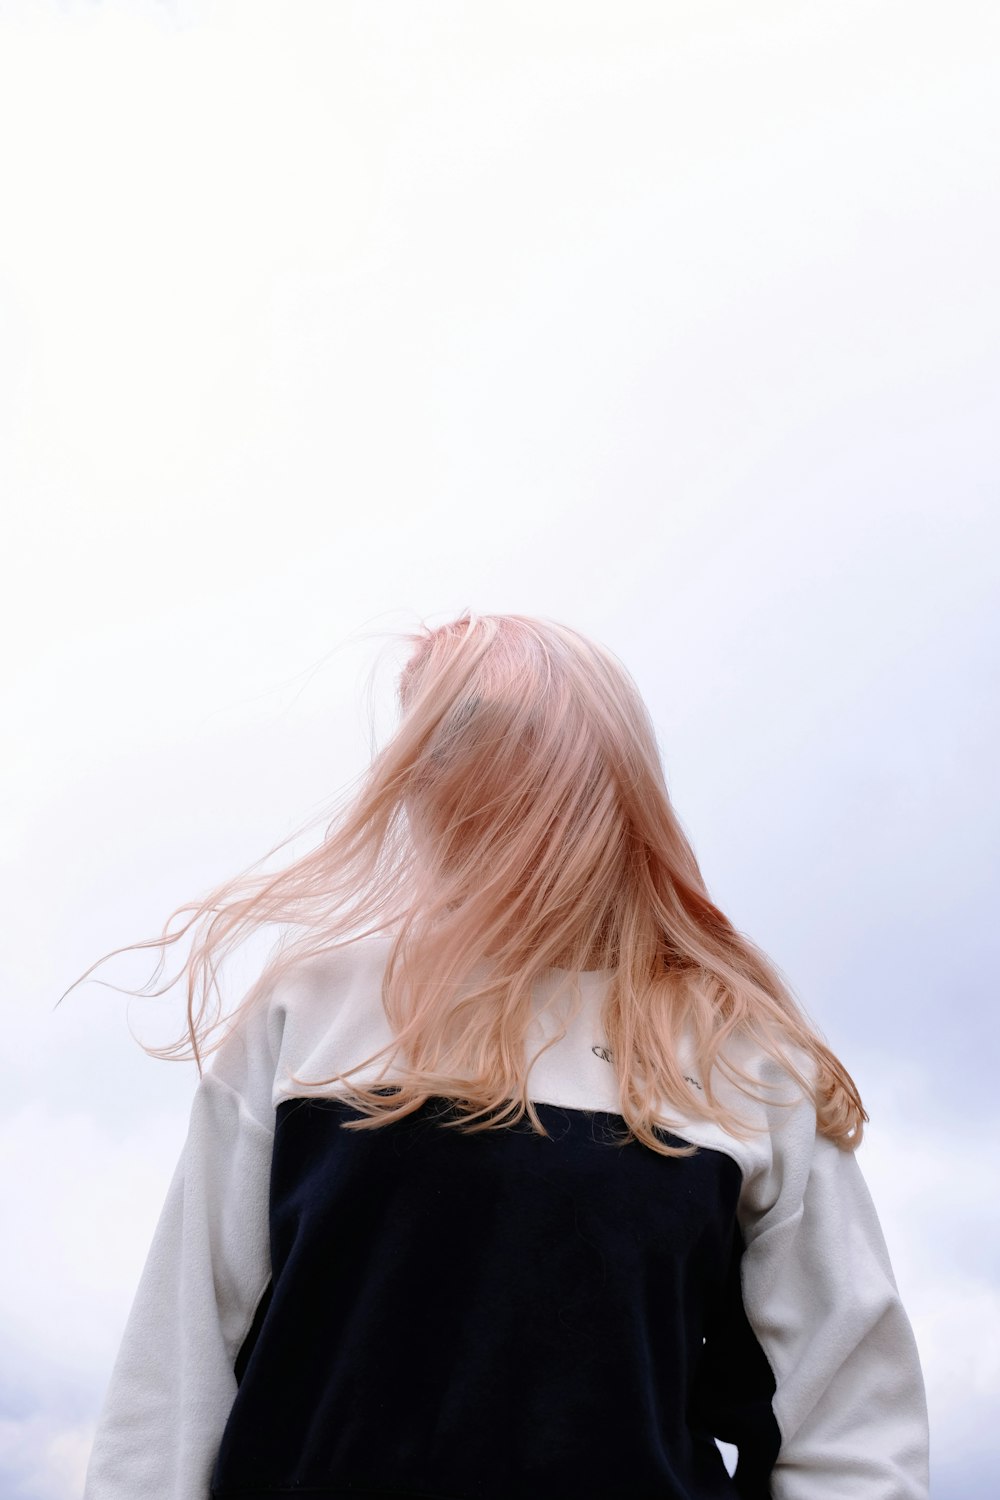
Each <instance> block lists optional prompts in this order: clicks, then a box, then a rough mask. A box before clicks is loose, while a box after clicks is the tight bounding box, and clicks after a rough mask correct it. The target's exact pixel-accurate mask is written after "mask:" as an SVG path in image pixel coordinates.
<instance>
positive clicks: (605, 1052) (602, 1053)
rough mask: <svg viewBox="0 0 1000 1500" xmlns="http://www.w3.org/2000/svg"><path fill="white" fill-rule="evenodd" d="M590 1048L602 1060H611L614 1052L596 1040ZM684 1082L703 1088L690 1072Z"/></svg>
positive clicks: (686, 1074) (685, 1076) (685, 1075)
mask: <svg viewBox="0 0 1000 1500" xmlns="http://www.w3.org/2000/svg"><path fill="white" fill-rule="evenodd" d="M590 1050H591V1052H593V1054H594V1056H595V1057H599V1058H600V1059H601V1061H602V1062H611V1060H612V1054H611V1050H610V1048H608V1047H602V1046H601V1045H600V1043H599V1042H596V1043H595V1044H594V1046H593V1047H591V1049H590ZM684 1082H685V1083H693V1084H694V1086H695V1088H696V1089H701V1084H700V1083H699V1082H698V1080H697V1078H692V1077H691V1075H690V1073H685V1074H684Z"/></svg>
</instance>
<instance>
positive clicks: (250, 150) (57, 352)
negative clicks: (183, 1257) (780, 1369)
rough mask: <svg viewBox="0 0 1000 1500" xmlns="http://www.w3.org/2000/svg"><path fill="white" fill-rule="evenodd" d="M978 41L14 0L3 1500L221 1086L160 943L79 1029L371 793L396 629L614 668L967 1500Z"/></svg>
mask: <svg viewBox="0 0 1000 1500" xmlns="http://www.w3.org/2000/svg"><path fill="white" fill-rule="evenodd" d="M998 43H1000V13H998V12H997V9H996V7H995V6H993V5H992V4H973V3H970V0H952V3H951V4H950V5H948V6H947V7H943V6H941V5H938V4H929V3H923V0H907V3H902V0H899V3H888V0H864V3H861V0H836V3H832V0H815V3H794V4H793V3H776V0H758V3H755V4H754V5H752V6H748V5H744V4H739V3H734V0H698V3H694V0H678V3H671V4H662V3H638V0H615V3H614V4H610V3H605V4H597V3H593V0H508V3H505V4H504V5H503V6H487V5H482V6H474V5H468V4H466V3H462V0H447V3H446V0H421V3H420V4H419V5H416V4H412V3H409V4H408V3H403V0H368V3H359V4H354V3H337V4H329V3H326V4H324V3H317V0H296V3H295V4H294V5H292V4H287V3H281V0H268V3H259V0H219V3H203V0H184V3H180V0H178V3H173V4H171V3H167V0H127V3H126V0H114V3H111V0H88V3H80V0H72V3H71V0H64V3H54V0H22V3H9V0H0V203H2V216H3V230H2V233H0V495H2V504H3V515H4V530H5V543H6V545H5V546H4V548H3V559H2V563H0V566H2V569H3V588H2V589H0V639H2V642H3V648H2V649H3V680H4V687H5V693H4V697H5V703H6V708H7V713H8V720H7V722H8V732H7V734H6V735H5V736H4V737H3V746H2V751H0V753H2V755H3V767H2V775H0V798H2V801H3V806H2V818H3V827H4V829H5V838H4V840H3V845H2V849H0V881H2V897H3V902H4V907H5V910H6V913H7V922H6V932H5V941H4V943H3V945H2V951H0V981H2V986H0V996H2V1000H0V1004H2V1006H3V1014H4V1020H5V1024H6V1027H7V1037H8V1045H7V1047H6V1048H5V1056H4V1063H3V1094H2V1103H0V1159H2V1162H3V1169H4V1177H5V1198H6V1202H7V1226H8V1227H7V1229H6V1231H5V1234H4V1235H3V1237H2V1238H0V1348H2V1349H3V1351H4V1352H3V1354H2V1356H0V1492H2V1493H3V1494H4V1496H6V1497H9V1500H74V1497H79V1495H80V1493H81V1490H82V1484H83V1474H84V1470H85V1466H86V1460H87V1455H88V1452H89V1447H90V1443H91V1440H92V1436H93V1430H94V1424H95V1422H96V1417H97V1412H98V1408H99V1404H100V1400H101V1397H102V1395H103V1391H104V1387H105V1384H106V1382H107V1378H108V1375H109V1373H110V1369H111V1364H112V1361H113V1359H114V1355H115V1352H116V1350H117V1346H118V1342H119V1339H120V1337H121V1332H122V1329H123V1327H124V1322H125V1318H126V1315H127V1313H128V1310H129V1306H130V1304H131V1299H132V1296H133V1293H134V1291H135V1287H136V1283H137V1281H138V1277H139V1273H140V1271H141V1268H142V1265H143V1262H144V1259H145V1256H146V1253H147V1250H148V1248H149V1242H150V1238H151V1235H152V1231H153V1228H154V1225H155V1223H156V1219H157V1217H158V1214H159V1211H160V1208H161V1206H162V1202H163V1199H164V1196H165V1193H166V1188H167V1185H168V1182H169V1179H170V1175H171V1173H172V1171H173V1167H174V1164H175V1161H176V1159H177V1156H178V1154H179V1152H180V1149H181V1146H182V1144H183V1140H184V1136H185V1133H186V1129H187V1118H188V1109H189V1106H190V1100H191V1096H192V1093H193V1090H194V1087H195V1084H196V1082H197V1072H196V1069H195V1066H194V1064H193V1063H181V1064H177V1063H175V1064H169V1063H166V1062H164V1061H161V1060H157V1059H153V1058H150V1057H149V1056H148V1055H147V1054H146V1053H144V1052H143V1050H142V1048H141V1046H140V1044H139V1040H138V1039H137V1038H140V1037H141V1038H142V1040H145V1041H147V1042H158V1041H165V1040H168V1039H171V1038H173V1037H175V1036H176V1035H178V1034H179V1033H180V1031H181V1030H182V1029H183V1025H184V1014H183V1012H184V997H183V995H182V993H181V990H180V987H179V986H178V987H176V988H175V989H174V990H173V991H172V993H170V994H168V995H167V996H165V997H162V998H157V999H153V998H148V999H141V998H140V999H129V997H128V995H127V994H123V993H121V992H120V991H119V990H116V989H114V988H113V987H112V986H113V985H119V986H131V987H132V988H136V987H138V986H140V985H142V984H144V983H145V982H146V981H147V980H149V979H150V977H151V975H152V971H153V965H154V963H155V958H156V953H155V952H154V951H152V950H147V951H146V952H144V953H143V952H140V953H139V954H137V955H136V954H130V955H124V956H122V957H120V958H117V959H113V960H111V961H110V962H108V963H106V964H104V965H102V966H101V967H100V968H99V969H98V970H96V971H95V975H94V977H93V979H92V980H91V981H90V982H87V983H84V984H82V985H79V986H78V987H77V988H75V989H74V990H73V991H72V992H71V993H70V995H68V996H67V998H66V999H65V1000H64V1001H63V1002H62V1003H61V1004H60V1005H58V1007H57V1006H56V1001H57V999H58V998H59V996H60V995H61V994H62V993H63V992H64V991H65V990H66V989H67V987H68V986H69V985H70V984H72V983H73V981H74V980H76V979H77V978H78V977H79V976H80V975H81V974H82V973H83V971H84V970H86V969H87V968H88V967H89V966H90V965H91V964H93V963H95V962H96V961H97V960H98V959H99V958H101V957H102V956H103V955H104V954H106V953H108V952H110V951H111V950H112V949H115V948H119V947H123V946H124V945H126V944H128V943H132V942H136V941H139V940H141V939H148V938H153V937H155V936H157V935H158V934H159V933H160V931H161V929H162V927H163V924H164V922H165V921H166V918H167V916H168V915H169V914H170V913H171V912H172V911H173V910H174V909H175V908H176V907H178V906H179V905H181V903H183V902H186V901H189V900H192V899H197V898H199V897H201V896H203V895H204V894H205V893H206V892H207V891H208V890H209V889H210V888H211V886H212V885H214V884H215V883H216V882H217V881H219V880H222V879H224V878H225V877H227V876H229V875H233V874H235V873H237V872H239V871H242V870H244V869H246V868H247V866H248V865H250V864H251V863H252V862H254V861H255V860H258V859H260V858H261V857H262V856H263V855H264V854H266V852H267V851H268V850H270V849H272V848H273V847H274V846H275V845H276V844H278V843H279V841H281V840H283V839H287V838H289V837H290V836H291V835H292V834H293V832H294V831H295V830H296V829H298V828H300V827H301V825H303V824H304V823H305V821H306V820H307V818H309V817H311V816H313V815H314V814H315V813H316V812H317V810H318V809H320V808H321V806H322V805H323V804H325V803H327V802H328V801H329V799H330V798H331V796H332V795H334V793H335V792H337V791H338V789H340V788H341V787H343V786H344V785H345V784H346V783H347V782H349V781H350V780H351V779H353V778H354V777H355V776H357V775H358V774H359V773H360V772H361V771H362V770H363V768H364V766H365V765H366V764H367V761H368V759H369V756H370V754H371V749H372V740H371V730H372V721H371V719H370V718H369V714H370V713H374V718H375V722H376V724H377V727H378V732H379V734H380V735H382V736H383V737H384V736H385V734H386V733H387V732H388V727H389V726H390V725H391V721H392V707H391V697H392V689H393V683H392V671H391V667H392V654H391V651H390V652H389V655H388V656H387V657H386V659H385V662H384V664H383V667H382V668H380V669H379V671H378V672H377V673H376V690H375V692H374V696H373V697H371V696H367V697H366V682H368V681H369V673H370V671H371V669H372V665H373V663H374V662H375V660H376V657H377V654H378V652H379V651H381V650H382V649H383V646H384V643H385V641H386V639H388V638H389V637H391V635H392V633H393V632H394V631H398V630H406V629H411V628H414V627H415V625H416V624H417V623H418V622H419V621H421V620H424V621H428V622H430V623H438V622H440V621H443V620H445V619H447V618H449V617H450V616H451V615H453V614H455V613H457V612H458V611H459V610H461V609H464V608H471V609H474V610H476V611H478V612H484V613H485V612H495V611H515V612H521V613H528V614H539V615H545V616H548V617H550V618H553V619H557V620H563V621H565V622H566V623H568V624H571V625H573V626H575V627H576V628H577V629H580V630H582V631H584V632H585V633H588V634H590V635H592V636H593V637H595V638H596V639H599V640H600V641H602V642H603V643H604V644H606V645H607V646H609V647H610V648H611V649H612V650H613V651H615V653H616V654H617V655H618V656H619V657H620V658H621V660H622V661H623V662H624V663H625V664H626V666H627V667H628V668H629V670H630V671H631V672H632V674H633V676H634V677H635V679H636V681H637V683H638V685H639V687H640V690H641V691H642V693H643V696H644V698H645V700H646V702H647V705H648V706H649V709H650V713H651V715H652V718H653V720H654V723H655V726H656V729H657V734H658V739H659V742H660V745H661V749H662V753H663V759H664V767H665V771H666V775H667V783H668V787H669V789H670V793H671V798H672V801H673V803H674V805H675V807H676V809H677V811H678V814H679V816H680V818H681V820H682V823H683V826H684V829H685V832H686V833H687V835H688V837H689V839H690V840H691V843H692V845H693V847H694V850H695V853H696V856H697V858H698V861H699V864H700V866H701V869H702V872H703V875H704V877H705V879H706V882H707V884H708V887H709V890H710V893H711V894H712V897H713V899H714V900H715V901H716V902H717V904H719V905H720V906H721V907H722V908H723V910H724V911H726V913H727V914H728V916H729V917H730V919H731V920H732V921H733V922H734V923H735V924H736V925H737V926H738V927H739V928H740V929H741V930H743V931H746V932H747V933H749V934H751V935H752V936H753V937H754V939H755V940H756V941H758V942H759V943H760V944H761V945H762V946H763V947H764V949H765V950H766V951H767V952H768V953H769V955H770V956H771V957H772V958H773V960H774V961H775V962H776V963H777V965H778V966H779V969H780V971H781V972H782V974H783V976H784V977H785V978H786V980H787V981H788V982H789V984H790V985H791V986H792V988H793V991H794V993H795V994H796V996H797V998H798V999H799V1000H800V1002H801V1003H802V1004H803V1006H804V1007H805V1009H806V1011H807V1013H808V1015H809V1016H810V1018H811V1019H812V1020H813V1022H814V1023H815V1024H816V1026H817V1027H818V1028H819V1029H820V1031H821V1033H822V1035H823V1036H824V1038H825V1039H826V1040H827V1041H828V1043H829V1044H830V1045H831V1046H832V1047H833V1049H834V1051H835V1052H836V1053H837V1054H838V1056H840V1057H841V1059H842V1060H843V1061H844V1062H845V1064H846V1066H847V1067H848V1069H849V1071H850V1072H851V1074H852V1076H853V1077H854V1079H855V1081H856V1082H857V1084H858V1087H859V1089H860V1091H861V1095H862V1098H863V1100H864V1103H865V1106H866V1109H867V1110H868V1113H869V1115H870V1117H871V1123H870V1125H869V1126H868V1128H867V1131H866V1139H865V1141H864V1144H863V1145H862V1147H861V1148H860V1153H859V1161H860V1163H861V1166H862V1168H863V1171H864V1173H865V1176H866V1179H867V1181H868V1183H869V1186H870V1187H871V1190H872V1194H873V1197H874V1199H875V1202H876V1206H877V1208H878V1211H879V1215H880V1219H881V1222H882V1225H883V1229H884V1232H885V1236H886V1241H887V1244H888V1246H889V1250H890V1254H891V1257H892V1262H893V1267H894V1271H895V1274H896V1279H897V1282H898V1285H899V1288H900V1292H901V1295H902V1297H903V1300H904V1304H905V1305H906V1307H907V1310H908V1312H909V1314H910V1317H911V1320H912V1322H913V1326H914V1331H915V1334H916V1337H917V1343H918V1347H919V1349H920V1354H921V1360H922V1364H923V1367H924V1372H925V1377H926V1382H927V1391H928V1401H929V1405H930V1414H931V1455H932V1480H933V1484H932V1494H933V1496H934V1500H986V1497H987V1495H992V1494H994V1493H996V1483H997V1470H998V1468H1000V1463H998V1460H997V1456H996V1440H995V1425H996V1411H997V1409H998V1401H1000V1208H998V1202H1000V1192H998V1191H997V1188H998V1182H997V1162H998V1159H1000V1157H998V1146H1000V1105H998V1103H997V1093H996V1087H995V1079H996V1069H997V1062H998V1056H997V1054H998V1034H1000V1027H998V1021H997V1005H996V999H997V993H996V992H997V986H996V982H995V978H994V976H995V975H996V973H997V964H998V959H1000V954H998V951H997V950H998V939H997V924H996V920H995V910H996V904H997V896H998V883H1000V882H998V871H997V847H998V840H997V833H998V827H997V825H998V804H997V798H996V794H995V785H996V777H995V757H996V751H995V745H996V741H997V734H998V730H1000V711H998V701H997V692H996V687H997V681H998V673H997V639H998V629H997V626H998V606H997V600H998V592H997V582H998V578H997V574H998V561H997V559H998V556H1000V522H998V498H1000V493H998V491H1000V486H998V468H1000V460H998V450H997V442H996V430H997V397H998V393H1000V392H998V388H1000V354H998V350H1000V344H998V335H1000V290H998V282H997V277H996V272H995V267H996V265H997V264H998V263H1000V243H998V241H1000V161H998V157H1000V89H998V88H997V56H998ZM314 837H315V836H314ZM310 846H311V842H310V841H308V840H307V842H306V843H305V844H297V843H293V844H292V846H291V852H289V850H286V851H285V857H291V853H294V852H305V848H306V847H310ZM175 926H176V924H175ZM261 951H264V950H261ZM258 958H259V955H258ZM182 962H183V952H182V951H181V952H179V951H178V950H177V949H176V948H174V949H171V950H169V951H168V955H167V957H166V959H165V966H166V975H167V976H169V975H170V974H175V973H176V972H177V970H178V968H179V966H180V964H181V963H182ZM253 962H254V953H253V951H251V952H249V953H248V954H247V957H246V967H245V971H244V972H246V973H250V972H252V969H253ZM237 977H238V976H234V979H233V986H234V988H233V990H232V995H233V996H234V997H235V995H236V991H237V988H238V985H237Z"/></svg>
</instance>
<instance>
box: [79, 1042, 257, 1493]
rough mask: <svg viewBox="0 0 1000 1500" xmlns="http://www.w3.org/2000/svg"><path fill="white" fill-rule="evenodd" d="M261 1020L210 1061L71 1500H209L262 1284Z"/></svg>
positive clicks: (200, 1083) (198, 1092)
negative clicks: (83, 1473)
mask: <svg viewBox="0 0 1000 1500" xmlns="http://www.w3.org/2000/svg"><path fill="white" fill-rule="evenodd" d="M272 1077H273V1067H272V1065H271V1053H270V1048H269V1047H267V1046H266V1030H265V1025H264V1022H263V1019H262V1018H260V1017H257V1018H254V1020H253V1025H252V1027H251V1036H250V1037H249V1038H248V1036H247V1034H246V1030H245V1029H241V1030H240V1031H237V1032H233V1033H231V1034H230V1035H229V1036H228V1037H227V1038H226V1041H225V1042H224V1043H223V1045H222V1047H221V1048H220V1049H219V1050H218V1052H216V1053H213V1054H212V1055H211V1057H210V1058H209V1061H208V1064H207V1066H206V1069H205V1071H204V1073H203V1074H202V1077H201V1079H200V1080H199V1083H198V1086H197V1089H196V1091H195V1095H194V1099H193V1102H192V1106H191V1114H190V1122H189V1127H188V1133H187V1139H186V1141H185V1144H184V1148H183V1151H182V1153H181V1156H180V1160H179V1161H178V1163H177V1167H176V1169H175V1171H174V1175H173V1179H172V1181H171V1183H170V1187H169V1190H168V1192H167V1196H166V1201H165V1203H164V1206H163V1209H162V1211H161V1214H160V1218H159V1221H158V1223H157V1226H156V1230H155V1233H154V1235H153V1240H152V1244H151V1246H150V1250H149V1253H148V1256H147V1259H146V1263H145V1266H144V1269H143V1271H142V1275H141V1278H140V1281H139V1285H138V1289H137V1291H136V1294H135V1298H134V1301H133V1303H132V1308H131V1311H130V1313H129V1316H128V1320H127V1322H126V1325H125V1331H124V1335H123V1338H122V1342H121V1345H120V1348H119V1351H118V1355H117V1358H116V1360H115V1364H114V1366H113V1368H112V1372H111V1378H110V1382H109V1385H108V1387H107V1391H106V1394H105V1397H104V1403H103V1406H102V1408H101V1412H100V1416H99V1420H98V1425H97V1432H96V1436H95V1439H94V1445H93V1449H92V1451H91V1456H90V1462H89V1466H88V1469H87V1478H86V1484H85V1489H84V1500H208V1497H209V1488H210V1480H211V1473H212V1468H213V1466H214V1463H215V1458H216V1455H217V1452H218V1447H219V1442H220V1440H221V1437H222V1431H223V1428H224V1426H225V1423H226V1420H227V1418H228V1416H229V1413H230V1410H231V1408H232V1404H233V1401H234V1399H235V1396H236V1389H237V1385H236V1378H235V1375H234V1373H233V1366H234V1362H235V1359H236V1355H237V1353H238V1351H239V1347H240V1344H241V1343H242V1341H243V1339H244V1338H245V1336H246V1334H247V1331H248V1330H249V1327H250V1324H251V1322H252V1320H253V1315H254V1312H255V1310H256V1307H257V1303H258V1302H259V1301H260V1298H261V1297H262V1295H263V1293H264V1291H265V1290H266V1288H267V1284H268V1281H269V1279H270V1272H271V1265H270V1244H269V1229H268V1184H269V1175H270V1165H271V1153H272V1143H273V1137H274V1124H273V1110H272V1108H271V1085H270V1079H271V1078H272Z"/></svg>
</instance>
